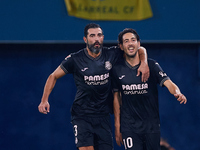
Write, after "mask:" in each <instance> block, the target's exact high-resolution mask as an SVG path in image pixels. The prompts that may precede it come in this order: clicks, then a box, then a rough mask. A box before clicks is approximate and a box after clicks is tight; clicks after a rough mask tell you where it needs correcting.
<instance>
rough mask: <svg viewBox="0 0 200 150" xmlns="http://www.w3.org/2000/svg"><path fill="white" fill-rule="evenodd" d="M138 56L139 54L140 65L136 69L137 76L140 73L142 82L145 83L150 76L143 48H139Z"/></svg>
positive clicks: (145, 52)
mask: <svg viewBox="0 0 200 150" xmlns="http://www.w3.org/2000/svg"><path fill="white" fill-rule="evenodd" d="M138 54H139V58H140V62H141V64H140V67H139V68H138V72H137V76H139V75H140V72H141V73H142V82H146V81H147V80H148V78H149V75H150V73H149V72H150V71H149V66H148V62H147V51H146V49H145V48H144V47H140V48H139V50H138Z"/></svg>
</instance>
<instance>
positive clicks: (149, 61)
mask: <svg viewBox="0 0 200 150" xmlns="http://www.w3.org/2000/svg"><path fill="white" fill-rule="evenodd" d="M148 65H149V67H151V66H155V65H158V62H157V61H156V60H154V59H152V58H148Z"/></svg>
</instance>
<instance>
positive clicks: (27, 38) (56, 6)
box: [0, 0, 200, 150]
mask: <svg viewBox="0 0 200 150" xmlns="http://www.w3.org/2000/svg"><path fill="white" fill-rule="evenodd" d="M150 4H151V7H152V11H153V17H152V18H149V19H146V20H143V21H95V23H99V24H100V25H101V26H102V28H103V30H104V35H105V42H104V43H105V44H104V45H105V46H111V45H116V44H117V35H118V33H119V31H121V30H122V29H124V28H126V27H131V28H134V29H136V30H137V31H138V33H139V35H140V37H141V40H142V45H143V46H144V47H145V48H146V49H147V51H148V56H149V57H151V58H153V59H155V60H157V61H158V62H159V63H160V65H161V66H162V68H163V69H164V70H165V71H166V72H167V74H168V75H169V76H170V78H171V79H172V80H173V81H174V82H175V83H176V84H177V85H178V86H179V87H180V89H181V91H182V93H184V94H185V95H186V97H187V99H188V103H187V105H179V103H178V102H177V101H176V100H175V98H174V97H173V96H172V95H171V94H169V92H168V91H167V89H166V88H159V92H160V94H159V98H160V101H159V102H160V117H161V134H162V137H164V138H166V139H167V140H168V141H169V143H170V144H171V145H172V146H173V147H175V148H176V150H199V149H200V144H199V139H200V130H199V123H200V120H199V118H200V113H199V107H200V101H199V93H200V29H199V27H200V9H199V6H200V1H198V0H192V1H186V0H176V1H159V0H150ZM0 19H1V22H0V70H1V73H0V90H1V92H0V114H1V116H0V139H1V140H0V149H1V150H27V149H28V150H40V149H43V150H66V149H68V150H75V149H76V148H75V144H74V136H73V132H72V126H71V124H70V106H71V104H72V102H73V98H74V95H75V91H76V88H75V85H74V81H73V78H72V75H67V76H65V77H63V78H61V79H59V80H58V82H57V84H56V86H55V89H54V90H53V92H52V94H51V96H50V104H51V112H50V113H49V114H48V115H43V114H40V113H39V112H38V110H37V106H38V104H39V103H40V99H41V96H42V92H43V87H44V84H45V82H46V79H47V77H48V75H49V74H50V73H51V72H52V71H53V70H54V69H55V68H56V67H57V66H58V65H59V64H60V62H61V61H62V60H63V59H64V58H65V57H66V56H67V55H68V54H70V53H71V52H75V51H77V50H79V49H81V48H83V47H85V44H84V43H83V40H82V37H83V29H84V26H85V25H86V24H87V23H90V22H94V21H89V20H84V19H79V18H75V17H70V16H68V14H67V10H66V7H65V4H64V0H42V1H41V0H40V1H39V0H35V1H27V0H20V1H16V0H10V1H0ZM112 117H113V116H112ZM114 144H115V142H114ZM118 149H120V148H119V147H117V146H116V144H115V150H118Z"/></svg>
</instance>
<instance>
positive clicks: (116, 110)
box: [113, 92, 120, 130]
mask: <svg viewBox="0 0 200 150" xmlns="http://www.w3.org/2000/svg"><path fill="white" fill-rule="evenodd" d="M113 107H114V118H115V129H117V130H119V129H120V104H119V93H118V92H115V93H114V102H113Z"/></svg>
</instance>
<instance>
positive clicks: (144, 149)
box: [122, 132, 160, 150]
mask: <svg viewBox="0 0 200 150" xmlns="http://www.w3.org/2000/svg"><path fill="white" fill-rule="evenodd" d="M122 139H123V143H124V148H125V149H127V150H160V133H144V134H138V133H134V132H123V133H122Z"/></svg>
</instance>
